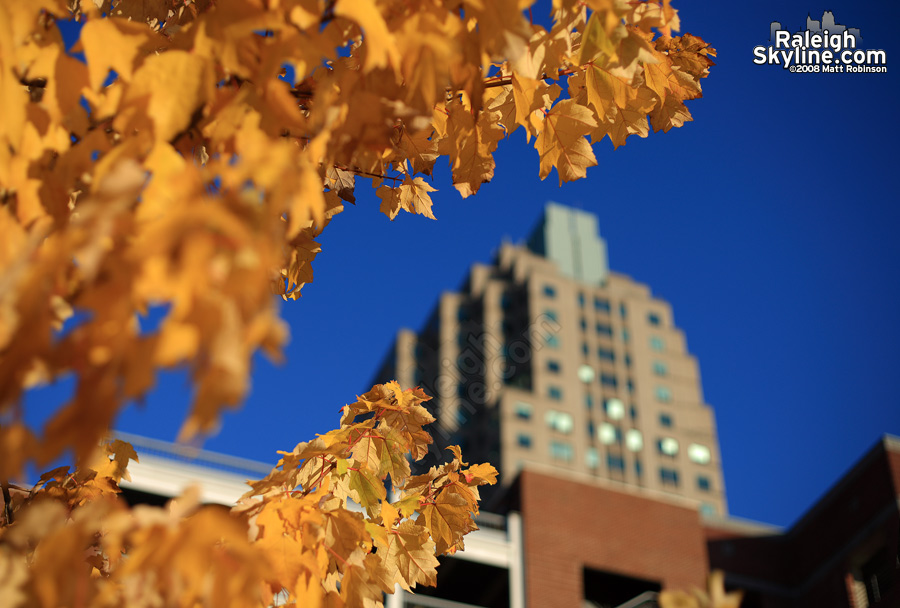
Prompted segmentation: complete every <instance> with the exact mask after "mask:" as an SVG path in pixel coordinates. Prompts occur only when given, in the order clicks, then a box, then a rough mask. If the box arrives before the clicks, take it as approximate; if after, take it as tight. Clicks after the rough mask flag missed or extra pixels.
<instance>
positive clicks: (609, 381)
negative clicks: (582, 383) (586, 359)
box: [600, 374, 619, 388]
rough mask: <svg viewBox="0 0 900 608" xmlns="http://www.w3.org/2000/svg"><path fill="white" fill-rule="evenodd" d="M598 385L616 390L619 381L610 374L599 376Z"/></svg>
mask: <svg viewBox="0 0 900 608" xmlns="http://www.w3.org/2000/svg"><path fill="white" fill-rule="evenodd" d="M600 384H602V385H603V386H608V387H610V388H616V387H618V386H619V380H618V379H617V378H616V377H615V376H613V375H612V374H600Z"/></svg>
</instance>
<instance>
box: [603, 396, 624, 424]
mask: <svg viewBox="0 0 900 608" xmlns="http://www.w3.org/2000/svg"><path fill="white" fill-rule="evenodd" d="M603 409H604V410H605V411H606V415H607V416H609V417H610V418H611V419H612V420H621V419H622V418H624V417H625V404H624V403H622V402H621V401H620V400H619V399H607V400H606V401H605V402H604V403H603Z"/></svg>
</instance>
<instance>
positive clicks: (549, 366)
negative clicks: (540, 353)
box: [547, 359, 559, 374]
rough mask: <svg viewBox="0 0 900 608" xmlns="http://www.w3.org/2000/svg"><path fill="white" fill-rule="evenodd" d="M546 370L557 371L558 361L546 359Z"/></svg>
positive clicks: (555, 372) (556, 372)
mask: <svg viewBox="0 0 900 608" xmlns="http://www.w3.org/2000/svg"><path fill="white" fill-rule="evenodd" d="M547 371H550V372H553V373H554V374H558V373H559V361H554V360H552V359H550V360H548V361H547Z"/></svg>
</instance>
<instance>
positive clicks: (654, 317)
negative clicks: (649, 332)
mask: <svg viewBox="0 0 900 608" xmlns="http://www.w3.org/2000/svg"><path fill="white" fill-rule="evenodd" d="M647 323H649V324H650V325H655V326H657V327H658V326H659V315H658V314H656V313H655V312H651V313H647Z"/></svg>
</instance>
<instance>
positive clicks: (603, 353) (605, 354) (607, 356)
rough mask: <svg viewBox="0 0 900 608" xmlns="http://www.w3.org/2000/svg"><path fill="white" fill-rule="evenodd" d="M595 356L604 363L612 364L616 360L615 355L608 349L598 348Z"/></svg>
mask: <svg viewBox="0 0 900 608" xmlns="http://www.w3.org/2000/svg"><path fill="white" fill-rule="evenodd" d="M597 356H598V357H600V358H601V359H603V360H604V361H610V362H613V361H615V360H616V353H615V352H613V351H611V350H609V349H608V348H598V349H597Z"/></svg>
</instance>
